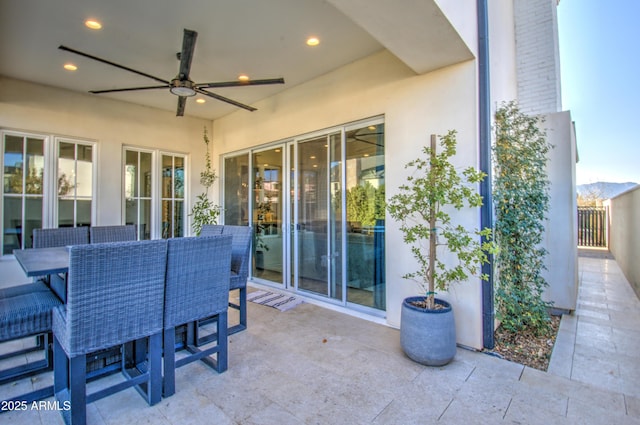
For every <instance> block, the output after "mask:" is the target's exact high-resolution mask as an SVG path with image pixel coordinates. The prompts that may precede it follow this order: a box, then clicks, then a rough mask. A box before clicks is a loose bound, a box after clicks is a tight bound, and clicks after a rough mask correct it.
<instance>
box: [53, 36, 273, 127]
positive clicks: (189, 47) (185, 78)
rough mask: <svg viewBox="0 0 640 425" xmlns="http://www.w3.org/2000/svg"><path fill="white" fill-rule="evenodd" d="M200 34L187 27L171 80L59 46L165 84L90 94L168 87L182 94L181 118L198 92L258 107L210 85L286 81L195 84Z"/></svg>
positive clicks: (269, 81) (240, 104)
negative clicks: (194, 64) (191, 75)
mask: <svg viewBox="0 0 640 425" xmlns="http://www.w3.org/2000/svg"><path fill="white" fill-rule="evenodd" d="M197 37H198V33H197V32H195V31H192V30H188V29H186V28H185V30H184V37H183V39H182V51H180V52H179V53H178V54H177V57H178V59H179V60H180V69H179V71H178V75H177V76H176V77H175V78H174V79H172V80H171V81H167V80H164V79H162V78H158V77H155V76H153V75H151V74H147V73H144V72H141V71H137V70H135V69H133V68H129V67H126V66H124V65H120V64H117V63H115V62H111V61H109V60H106V59H102V58H99V57H97V56H93V55H90V54H88V53H84V52H81V51H79V50H75V49H72V48H70V47H66V46H62V45H61V46H58V48H59V49H60V50H64V51H67V52H70V53H74V54H76V55H80V56H84V57H86V58H89V59H92V60H95V61H98V62H102V63H105V64H107V65H111V66H114V67H116V68H120V69H123V70H125V71H129V72H132V73H134V74H138V75H141V76H143V77H147V78H149V79H152V80H155V81H157V82H159V83H162V84H163V85H155V86H143V87H128V88H121V89H110V90H91V91H90V93H93V94H100V93H114V92H127V91H136V90H155V89H167V88H168V89H169V91H170V92H171V93H172V94H174V95H176V96H179V98H178V108H177V111H176V116H179V117H181V116H183V115H184V108H185V105H186V99H187V97H192V96H195V95H196V94H197V93H200V94H202V95H205V96H209V97H212V98H214V99H217V100H220V101H222V102H226V103H228V104H231V105H234V106H237V107H238V108H242V109H246V110H247V111H255V110H256V108H254V107H252V106H249V105H245V104H243V103H240V102H237V101H235V100H232V99H229V98H227V97H224V96H221V95H219V94H216V93H213V92H210V91H207V90H205V89H208V88H216V87H238V86H251V85H265V84H284V79H283V78H271V79H263V80H250V79H246V80H241V81H227V82H214V83H194V82H193V81H191V80H190V79H189V72H190V71H191V61H192V59H193V51H194V48H195V45H196V38H197Z"/></svg>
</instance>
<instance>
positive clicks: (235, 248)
mask: <svg viewBox="0 0 640 425" xmlns="http://www.w3.org/2000/svg"><path fill="white" fill-rule="evenodd" d="M217 234H222V235H231V236H232V238H233V239H232V243H231V274H230V278H229V290H230V291H234V290H238V303H237V304H236V303H234V302H231V301H229V307H231V308H233V309H234V310H238V311H239V316H240V320H239V323H237V324H235V325H233V326H231V327H229V329H228V334H229V335H233V334H235V333H237V332H240V331H242V330H245V329H247V279H248V277H249V257H250V251H251V226H234V225H205V226H202V232H201V233H200V236H208V235H217ZM212 321H213V318H207V319H205V320H202V321H200V325H206V324H208V323H211V322H212ZM198 331H199V327H197V328H196V337H198V344H206V343H207V342H209V341H212V340H213V339H215V337H216V336H215V334H208V335H204V336H202V337H200V336H199V335H198Z"/></svg>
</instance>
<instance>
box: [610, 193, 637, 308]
mask: <svg viewBox="0 0 640 425" xmlns="http://www.w3.org/2000/svg"><path fill="white" fill-rule="evenodd" d="M605 205H608V206H609V229H610V230H609V249H610V250H611V253H612V254H613V256H614V257H615V259H616V262H617V263H618V265H619V266H620V268H621V269H622V272H623V273H624V275H625V277H626V278H627V280H628V281H629V283H630V284H631V286H632V287H633V289H634V291H635V292H636V294H637V295H638V297H640V262H638V252H640V220H638V217H640V186H636V187H635V188H633V189H630V190H628V191H626V192H624V193H622V194H620V195H618V196H616V197H615V198H612V199H610V200H608V201H607V202H606V203H605Z"/></svg>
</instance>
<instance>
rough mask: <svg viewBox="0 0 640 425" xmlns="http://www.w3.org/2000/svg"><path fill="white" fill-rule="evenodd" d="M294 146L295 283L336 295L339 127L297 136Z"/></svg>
mask: <svg viewBox="0 0 640 425" xmlns="http://www.w3.org/2000/svg"><path fill="white" fill-rule="evenodd" d="M297 151H298V155H297V159H296V160H295V161H292V164H295V167H294V170H293V171H294V172H293V173H292V175H294V176H295V178H296V180H297V183H296V186H297V187H296V189H295V190H294V193H296V195H297V196H296V197H295V199H292V202H293V204H292V209H291V211H292V212H293V217H294V219H295V229H296V237H295V239H296V240H295V242H294V244H295V246H296V248H297V250H296V255H295V256H294V257H293V258H294V260H293V261H294V264H296V265H297V268H296V270H297V289H298V290H303V291H310V292H313V293H316V294H319V295H323V296H327V297H329V298H333V299H337V300H341V299H342V271H341V269H342V268H341V257H342V256H341V246H342V244H341V233H340V230H341V229H340V227H341V226H340V225H339V223H340V216H341V209H340V204H341V199H340V198H339V192H336V189H339V184H340V183H339V182H340V133H334V134H331V135H326V136H322V137H319V138H314V139H310V140H305V141H301V142H300V143H299V144H298V149H297ZM336 185H337V186H336ZM336 194H338V197H336Z"/></svg>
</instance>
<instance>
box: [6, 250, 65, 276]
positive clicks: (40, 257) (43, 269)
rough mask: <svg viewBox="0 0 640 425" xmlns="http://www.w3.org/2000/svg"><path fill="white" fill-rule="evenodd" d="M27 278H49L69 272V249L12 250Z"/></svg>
mask: <svg viewBox="0 0 640 425" xmlns="http://www.w3.org/2000/svg"><path fill="white" fill-rule="evenodd" d="M13 255H14V256H15V258H16V260H17V261H18V264H20V266H21V267H22V270H24V273H25V274H26V275H27V277H37V276H50V275H53V274H62V273H67V272H68V271H69V247H66V246H60V247H54V248H27V249H14V250H13Z"/></svg>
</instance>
